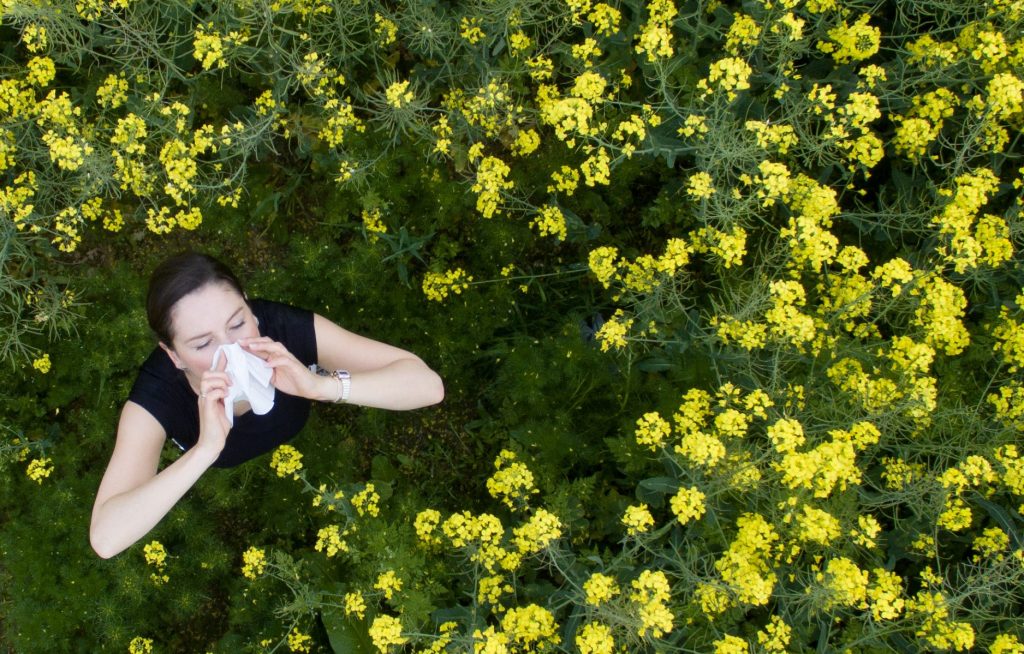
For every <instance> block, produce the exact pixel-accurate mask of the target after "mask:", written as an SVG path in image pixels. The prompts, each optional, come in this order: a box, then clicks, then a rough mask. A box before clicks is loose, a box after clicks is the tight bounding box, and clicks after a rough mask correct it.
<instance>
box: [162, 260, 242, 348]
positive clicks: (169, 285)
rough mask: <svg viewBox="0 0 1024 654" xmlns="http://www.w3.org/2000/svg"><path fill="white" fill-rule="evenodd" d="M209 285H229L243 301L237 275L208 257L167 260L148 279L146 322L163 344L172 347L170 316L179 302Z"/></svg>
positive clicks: (240, 284)
mask: <svg viewBox="0 0 1024 654" xmlns="http://www.w3.org/2000/svg"><path fill="white" fill-rule="evenodd" d="M207 284H227V285H228V286H230V287H231V288H232V289H234V290H236V291H238V294H239V295H241V296H242V297H243V298H244V297H245V291H243V290H242V283H241V282H239V281H238V278H237V277H235V274H234V273H233V272H231V270H230V269H229V268H228V267H227V266H225V265H224V264H223V263H221V262H220V261H218V260H217V259H214V258H213V257H211V256H210V255H208V254H202V253H200V252H183V253H181V254H178V255H175V256H173V257H171V258H169V259H165V260H164V261H163V262H162V263H161V264H160V265H159V266H157V267H156V269H155V270H154V271H153V274H152V275H150V277H149V292H148V293H146V318H147V319H148V320H149V326H150V328H151V329H152V330H153V332H155V333H156V335H157V338H159V339H160V340H161V341H162V342H163V343H164V344H166V345H168V346H169V345H170V344H171V341H172V340H173V338H174V335H173V334H172V333H171V312H172V311H173V310H174V305H175V304H177V303H178V300H180V299H181V298H183V297H185V296H186V295H188V294H189V293H192V292H194V291H198V290H199V289H201V288H202V287H204V286H206V285H207Z"/></svg>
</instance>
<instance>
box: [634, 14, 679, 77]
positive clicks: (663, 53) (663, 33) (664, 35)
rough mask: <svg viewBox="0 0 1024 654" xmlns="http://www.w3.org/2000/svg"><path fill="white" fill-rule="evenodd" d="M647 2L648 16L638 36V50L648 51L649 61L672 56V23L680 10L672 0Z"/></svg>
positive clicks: (641, 51)
mask: <svg viewBox="0 0 1024 654" xmlns="http://www.w3.org/2000/svg"><path fill="white" fill-rule="evenodd" d="M645 4H646V5H647V11H648V17H647V22H646V23H644V25H643V26H642V27H641V28H640V34H639V35H638V36H637V41H638V43H637V45H636V52H637V53H638V54H644V53H647V61H648V62H651V63H653V62H655V61H658V60H659V59H665V58H668V57H671V56H672V54H673V52H674V50H673V49H672V23H673V21H674V20H675V17H676V14H678V13H679V12H678V10H677V9H676V6H675V4H674V3H673V2H672V0H648V2H646V3H645Z"/></svg>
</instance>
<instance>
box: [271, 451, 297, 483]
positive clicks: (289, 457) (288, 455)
mask: <svg viewBox="0 0 1024 654" xmlns="http://www.w3.org/2000/svg"><path fill="white" fill-rule="evenodd" d="M270 468H271V469H272V470H273V471H274V472H276V473H277V476H278V477H287V476H288V475H291V476H292V479H296V480H297V479H298V478H299V471H300V470H302V452H299V451H298V450H297V449H295V448H294V447H292V446H291V445H288V444H285V445H281V446H279V447H278V448H277V449H276V450H274V454H273V455H272V456H271V457H270Z"/></svg>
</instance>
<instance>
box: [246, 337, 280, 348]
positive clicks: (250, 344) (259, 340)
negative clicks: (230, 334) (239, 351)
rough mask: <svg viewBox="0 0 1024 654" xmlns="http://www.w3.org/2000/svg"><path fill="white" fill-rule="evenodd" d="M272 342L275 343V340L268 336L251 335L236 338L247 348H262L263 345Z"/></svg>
mask: <svg viewBox="0 0 1024 654" xmlns="http://www.w3.org/2000/svg"><path fill="white" fill-rule="evenodd" d="M273 343H277V341H275V340H274V339H272V338H270V337H269V336H252V337H249V338H241V339H239V340H238V344H239V345H241V346H242V347H244V348H247V349H250V348H251V349H263V348H264V346H265V345H268V344H273Z"/></svg>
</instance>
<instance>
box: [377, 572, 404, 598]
mask: <svg viewBox="0 0 1024 654" xmlns="http://www.w3.org/2000/svg"><path fill="white" fill-rule="evenodd" d="M373 587H374V588H376V589H377V590H379V591H381V592H383V593H384V598H385V599H391V598H392V597H393V596H394V594H395V593H396V592H398V591H400V590H402V580H401V579H400V578H399V577H398V575H396V574H395V571H394V570H388V571H386V572H383V573H381V574H380V575H379V576H378V577H377V581H376V583H374V584H373Z"/></svg>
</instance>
